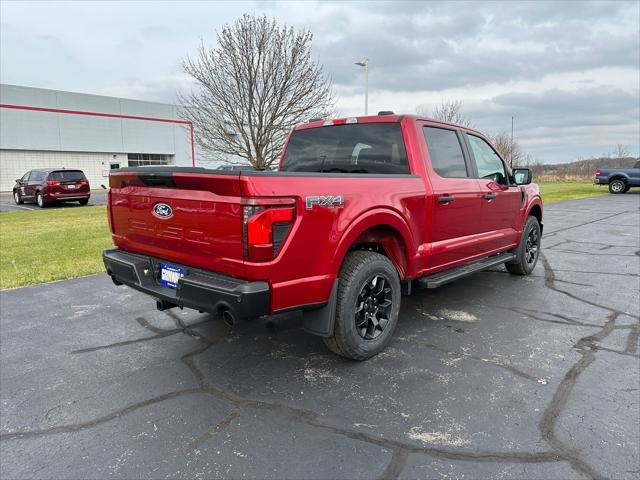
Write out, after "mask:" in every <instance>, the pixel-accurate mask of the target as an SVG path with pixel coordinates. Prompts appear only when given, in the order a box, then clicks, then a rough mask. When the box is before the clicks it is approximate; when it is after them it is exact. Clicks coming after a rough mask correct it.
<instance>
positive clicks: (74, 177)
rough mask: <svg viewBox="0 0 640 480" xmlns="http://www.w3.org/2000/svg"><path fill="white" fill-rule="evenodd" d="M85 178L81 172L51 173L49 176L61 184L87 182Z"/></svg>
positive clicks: (62, 171)
mask: <svg viewBox="0 0 640 480" xmlns="http://www.w3.org/2000/svg"><path fill="white" fill-rule="evenodd" d="M85 178H86V177H85V176H84V173H83V172H82V171H81V170H60V171H58V172H51V174H50V175H49V179H50V180H58V181H59V182H77V181H78V180H85Z"/></svg>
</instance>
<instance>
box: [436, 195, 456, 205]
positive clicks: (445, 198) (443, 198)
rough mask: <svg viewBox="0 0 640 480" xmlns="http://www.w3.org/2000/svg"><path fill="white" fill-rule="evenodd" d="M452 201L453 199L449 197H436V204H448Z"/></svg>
mask: <svg viewBox="0 0 640 480" xmlns="http://www.w3.org/2000/svg"><path fill="white" fill-rule="evenodd" d="M454 200H455V198H453V197H452V196H451V195H442V196H440V197H438V202H440V203H449V202H453V201H454Z"/></svg>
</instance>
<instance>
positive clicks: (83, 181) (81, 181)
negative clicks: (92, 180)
mask: <svg viewBox="0 0 640 480" xmlns="http://www.w3.org/2000/svg"><path fill="white" fill-rule="evenodd" d="M79 183H81V184H82V185H89V180H87V179H84V180H80V182H79Z"/></svg>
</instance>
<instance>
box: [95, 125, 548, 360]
mask: <svg viewBox="0 0 640 480" xmlns="http://www.w3.org/2000/svg"><path fill="white" fill-rule="evenodd" d="M109 185H110V189H109V194H108V215H109V226H110V229H111V233H112V235H113V241H114V243H115V245H116V247H117V248H115V249H109V250H106V251H105V252H104V254H103V259H104V263H105V266H106V270H107V273H108V274H109V275H110V276H111V278H112V280H113V282H114V283H115V284H116V285H120V284H125V285H128V286H130V287H133V288H135V289H137V290H140V291H142V292H145V293H147V294H149V295H150V296H152V297H154V298H155V299H156V300H157V307H158V308H159V309H161V310H164V309H167V308H173V307H176V306H179V307H189V308H194V309H197V310H200V311H203V312H211V313H215V314H218V315H220V316H222V318H223V319H224V320H225V321H226V322H227V323H229V324H233V323H235V322H236V321H239V320H243V319H252V318H258V317H264V316H270V315H273V314H278V313H283V312H303V315H301V319H302V325H303V327H304V328H305V330H307V331H308V332H310V333H313V334H316V335H319V336H322V337H323V338H324V340H325V343H326V345H327V346H328V347H329V348H330V349H331V350H333V351H334V352H336V353H338V354H340V355H342V356H345V357H347V358H352V359H357V360H363V359H366V358H368V357H371V356H373V355H375V354H377V353H378V352H380V351H381V350H382V349H383V348H384V347H385V346H386V345H387V343H388V342H389V340H390V338H391V335H392V333H393V330H394V328H395V326H396V324H397V322H398V313H399V311H400V300H401V294H403V293H404V294H408V293H411V289H412V285H413V284H415V283H416V282H414V281H417V282H418V283H420V284H421V285H422V286H424V287H426V288H435V287H438V286H440V285H442V284H445V283H448V282H450V281H452V280H455V279H457V278H460V277H463V276H466V275H469V274H471V273H474V272H477V271H480V270H483V269H486V268H489V267H492V266H496V265H499V264H506V268H507V269H508V270H509V271H510V272H512V273H514V274H518V275H526V274H529V273H530V272H531V271H532V270H533V268H534V266H535V264H536V261H537V259H538V253H539V249H540V238H541V234H542V202H541V198H540V193H539V190H538V187H537V185H535V184H532V183H531V171H530V170H528V169H516V170H513V171H511V170H510V169H509V167H508V166H507V165H506V163H505V162H504V160H503V159H502V158H501V157H500V155H499V154H498V153H497V152H496V150H495V148H493V147H492V146H491V144H490V142H489V141H488V140H487V138H486V137H484V136H483V135H482V134H481V133H479V132H477V131H474V130H471V129H468V128H464V127H460V126H457V125H453V124H449V123H444V122H440V121H436V120H430V119H425V118H422V117H417V116H413V115H395V114H383V115H376V116H367V117H357V118H344V119H336V120H318V121H312V122H310V123H307V124H304V125H299V126H298V127H296V128H295V129H294V131H293V132H292V133H291V135H290V136H289V139H288V141H287V145H286V148H285V150H284V152H283V154H282V158H281V161H280V166H279V169H278V171H276V172H271V171H250V170H246V171H215V170H208V169H204V168H183V167H142V168H121V169H118V170H115V171H112V172H111V174H110V176H109Z"/></svg>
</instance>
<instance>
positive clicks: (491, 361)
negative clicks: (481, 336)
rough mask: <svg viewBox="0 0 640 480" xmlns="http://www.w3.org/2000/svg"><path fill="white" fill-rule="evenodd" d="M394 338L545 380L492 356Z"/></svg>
mask: <svg viewBox="0 0 640 480" xmlns="http://www.w3.org/2000/svg"><path fill="white" fill-rule="evenodd" d="M396 340H399V341H401V342H409V343H413V344H415V345H421V346H423V347H427V348H431V349H433V350H437V351H438V352H442V353H444V354H446V355H449V356H452V357H457V358H462V359H468V360H474V361H477V362H482V363H488V364H491V365H495V366H496V367H500V368H502V369H504V370H507V371H508V372H511V373H513V374H514V375H517V376H518V377H522V378H525V379H527V380H531V381H532V382H535V383H540V381H542V380H545V379H544V378H541V377H536V376H534V375H531V374H529V373H527V372H525V371H522V370H519V369H517V368H516V367H514V366H513V365H511V364H509V363H506V362H503V361H501V360H496V359H494V358H484V357H478V356H476V355H471V354H468V353H465V352H454V351H451V350H447V349H445V348H442V347H439V346H438V345H434V344H433V343H428V342H424V341H422V340H414V339H406V338H397V339H396Z"/></svg>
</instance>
